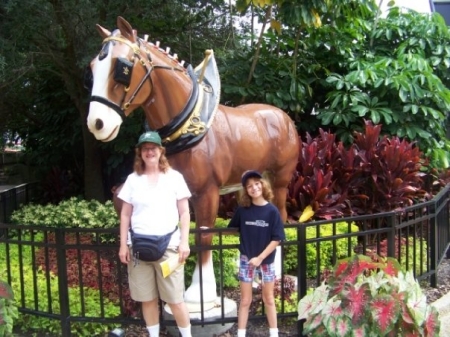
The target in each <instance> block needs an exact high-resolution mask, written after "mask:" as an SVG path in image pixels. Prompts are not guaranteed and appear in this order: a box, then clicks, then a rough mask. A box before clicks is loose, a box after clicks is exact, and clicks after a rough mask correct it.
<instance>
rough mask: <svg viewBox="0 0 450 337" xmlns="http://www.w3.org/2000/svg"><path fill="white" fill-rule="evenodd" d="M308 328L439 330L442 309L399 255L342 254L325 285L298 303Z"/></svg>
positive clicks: (313, 332) (337, 332)
mask: <svg viewBox="0 0 450 337" xmlns="http://www.w3.org/2000/svg"><path fill="white" fill-rule="evenodd" d="M298 313H299V317H298V318H299V319H305V320H306V321H305V323H304V325H303V328H304V329H303V334H304V335H308V336H311V337H314V336H324V337H325V336H330V337H331V336H350V335H351V336H361V337H362V336H365V337H379V336H388V337H394V336H402V337H403V336H411V337H412V336H424V337H428V336H429V337H431V336H439V331H440V323H439V313H438V311H437V310H436V308H434V307H433V306H432V305H427V302H426V297H425V295H424V294H423V293H422V290H421V288H420V285H419V284H418V282H417V281H416V280H415V278H414V275H413V273H412V272H411V271H407V272H403V271H402V270H401V267H400V264H399V263H398V261H397V260H396V259H394V258H390V257H388V258H383V257H380V256H376V257H374V258H370V257H368V256H364V255H354V256H352V257H349V258H347V259H343V260H339V261H338V262H337V264H336V266H335V268H334V271H333V272H332V273H331V274H330V275H329V278H328V279H327V280H325V281H324V282H323V283H322V285H321V286H320V287H318V288H316V289H314V290H313V291H311V292H309V293H308V294H307V295H306V296H305V297H303V298H302V299H301V300H300V302H299V304H298Z"/></svg>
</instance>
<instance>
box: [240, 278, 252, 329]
mask: <svg viewBox="0 0 450 337" xmlns="http://www.w3.org/2000/svg"><path fill="white" fill-rule="evenodd" d="M240 285H241V302H240V304H239V313H238V329H245V328H246V326H247V321H248V313H249V310H250V305H251V304H252V291H253V289H252V282H242V281H241V282H240Z"/></svg>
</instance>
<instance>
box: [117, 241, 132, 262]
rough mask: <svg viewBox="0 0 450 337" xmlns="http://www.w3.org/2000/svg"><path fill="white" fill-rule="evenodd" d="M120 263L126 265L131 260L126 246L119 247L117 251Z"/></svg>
mask: <svg viewBox="0 0 450 337" xmlns="http://www.w3.org/2000/svg"><path fill="white" fill-rule="evenodd" d="M119 258H120V262H122V263H125V264H128V262H130V260H131V256H130V250H129V249H128V246H127V245H121V246H120V249H119Z"/></svg>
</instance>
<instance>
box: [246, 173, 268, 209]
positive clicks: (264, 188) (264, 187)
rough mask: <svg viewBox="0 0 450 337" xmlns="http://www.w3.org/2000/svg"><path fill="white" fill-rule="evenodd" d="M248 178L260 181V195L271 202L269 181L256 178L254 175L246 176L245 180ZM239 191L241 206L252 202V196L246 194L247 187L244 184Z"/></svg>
mask: <svg viewBox="0 0 450 337" xmlns="http://www.w3.org/2000/svg"><path fill="white" fill-rule="evenodd" d="M250 179H254V180H259V181H260V182H261V185H262V196H263V198H264V199H265V200H267V201H268V202H271V201H272V199H273V191H272V187H271V186H270V182H269V181H268V180H266V179H264V178H256V177H253V178H248V179H247V181H248V180H250ZM240 193H241V196H240V200H239V204H240V205H241V206H243V207H250V205H251V204H252V198H251V197H250V195H249V194H248V192H247V188H245V186H244V187H243V189H242V190H241V192H240Z"/></svg>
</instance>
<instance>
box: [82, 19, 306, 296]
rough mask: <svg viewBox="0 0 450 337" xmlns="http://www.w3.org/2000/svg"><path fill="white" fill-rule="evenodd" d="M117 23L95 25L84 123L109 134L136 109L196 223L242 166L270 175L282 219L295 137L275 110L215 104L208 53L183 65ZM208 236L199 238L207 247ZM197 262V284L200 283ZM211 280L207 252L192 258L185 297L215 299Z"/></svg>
mask: <svg viewBox="0 0 450 337" xmlns="http://www.w3.org/2000/svg"><path fill="white" fill-rule="evenodd" d="M117 27H118V29H116V30H114V31H113V32H110V31H109V30H107V29H105V28H103V27H101V26H100V25H97V30H98V32H99V33H100V36H101V37H102V38H103V45H102V49H101V51H100V53H99V54H98V55H97V56H96V57H95V58H94V59H93V60H92V61H91V63H90V70H91V71H92V73H91V74H90V80H91V82H90V83H89V84H88V85H90V86H92V92H91V102H90V106H89V115H88V118H87V124H88V127H89V130H90V131H91V132H92V133H93V134H94V136H95V137H96V138H97V139H98V140H100V141H103V142H108V141H111V140H113V139H114V138H115V137H116V136H117V134H118V132H119V128H120V125H121V123H122V120H123V119H124V118H125V117H126V116H128V115H129V114H130V113H131V112H132V111H133V110H135V109H136V108H138V107H142V109H143V110H144V112H145V115H146V120H147V123H148V127H149V128H150V129H151V130H156V131H158V132H159V134H160V135H161V138H162V139H163V142H164V146H165V147H166V150H167V155H168V159H169V162H170V164H171V166H172V167H173V168H174V169H176V170H178V171H180V172H181V173H182V174H183V176H184V178H185V179H186V182H187V184H188V186H189V188H190V190H191V192H192V197H191V203H192V206H193V209H194V213H195V221H196V226H197V228H202V227H208V228H211V227H212V226H214V222H215V218H216V216H217V211H218V206H219V195H220V194H225V193H229V192H233V191H237V190H238V189H239V188H240V178H241V175H242V173H243V172H244V171H246V170H248V169H254V170H259V171H261V172H264V174H265V176H266V177H268V178H269V179H270V181H271V185H272V188H273V191H274V197H275V198H274V204H275V205H276V206H277V207H278V209H279V210H280V212H281V215H282V218H283V220H286V218H287V214H286V209H285V201H286V194H287V186H288V184H289V182H290V180H291V178H292V174H293V172H294V170H295V167H296V164H297V161H298V154H299V139H298V134H297V131H296V128H295V125H294V123H293V122H292V120H291V119H290V118H289V116H288V115H287V114H286V113H284V112H283V111H282V110H280V109H278V108H276V107H274V106H271V105H266V104H247V105H242V106H238V107H235V108H233V107H227V106H223V105H220V104H219V99H220V79H219V75H218V71H217V66H216V63H215V60H214V55H213V53H212V51H207V53H206V57H205V60H204V61H203V62H202V64H200V65H199V66H198V67H197V68H195V69H192V67H191V66H190V65H188V66H184V65H183V63H184V62H179V61H178V57H177V56H176V54H170V53H169V48H167V49H166V50H163V49H161V48H160V47H159V43H158V42H157V43H156V44H153V43H150V42H147V36H145V37H144V38H139V37H138V36H137V32H136V31H135V30H133V28H132V27H131V25H130V24H129V23H128V22H127V21H126V20H125V19H123V18H122V17H118V19H117ZM211 240H212V237H211V235H207V236H204V237H203V238H202V239H201V242H200V243H201V244H206V245H209V244H210V243H211ZM199 263H201V269H202V271H201V273H202V277H203V286H202V289H200V277H199V276H200V272H199ZM216 291H217V290H216V281H215V277H214V271H213V266H212V254H211V252H210V251H208V252H207V253H203V254H202V258H201V261H197V266H196V268H195V271H194V275H193V279H192V283H191V286H190V287H189V288H188V289H187V290H186V302H188V303H189V302H191V303H199V302H200V299H201V298H203V303H214V302H215V301H216V299H217V292H216Z"/></svg>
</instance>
